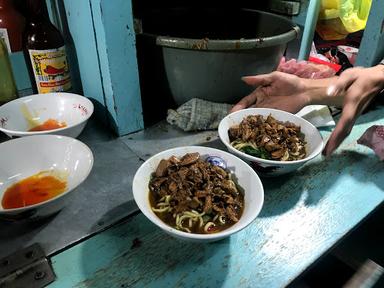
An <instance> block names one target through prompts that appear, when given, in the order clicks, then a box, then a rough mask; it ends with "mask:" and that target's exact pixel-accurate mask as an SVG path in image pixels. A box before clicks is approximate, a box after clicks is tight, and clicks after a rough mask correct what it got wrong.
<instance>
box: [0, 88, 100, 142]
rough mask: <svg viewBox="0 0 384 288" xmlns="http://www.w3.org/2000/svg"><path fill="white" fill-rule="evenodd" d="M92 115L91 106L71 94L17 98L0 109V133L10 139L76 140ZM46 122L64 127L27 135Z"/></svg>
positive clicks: (83, 98)
mask: <svg viewBox="0 0 384 288" xmlns="http://www.w3.org/2000/svg"><path fill="white" fill-rule="evenodd" d="M92 113H93V104H92V102H91V101H90V100H89V99H88V98H86V97H84V96H80V95H77V94H72V93H61V92H60V93H47V94H35V95H31V96H26V97H21V98H18V99H16V100H13V101H11V102H8V103H6V104H4V105H2V106H0V131H2V132H4V133H5V134H7V135H8V136H10V137H13V136H30V135H39V134H56V135H64V136H70V137H73V138H76V137H77V136H79V134H80V133H81V132H82V131H83V129H84V127H85V125H86V123H87V121H88V119H89V118H90V117H91V115H92ZM48 119H54V120H56V121H58V122H65V123H66V125H67V126H66V127H63V128H58V129H54V130H49V131H35V132H28V130H29V129H31V128H32V127H33V126H36V125H39V124H42V123H44V122H45V121H46V120H48Z"/></svg>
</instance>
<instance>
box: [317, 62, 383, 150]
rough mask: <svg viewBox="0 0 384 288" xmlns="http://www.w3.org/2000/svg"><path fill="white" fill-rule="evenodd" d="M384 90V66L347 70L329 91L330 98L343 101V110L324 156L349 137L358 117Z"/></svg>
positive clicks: (326, 146)
mask: <svg viewBox="0 0 384 288" xmlns="http://www.w3.org/2000/svg"><path fill="white" fill-rule="evenodd" d="M382 89H384V66H382V65H378V66H375V67H372V68H352V69H348V70H345V72H343V73H342V74H341V75H340V77H339V78H338V79H337V80H336V81H334V83H333V84H331V85H330V86H329V88H328V90H327V94H328V96H329V97H336V98H340V97H341V98H342V99H343V110H342V114H341V117H340V120H339V121H338V123H337V125H336V127H335V129H334V130H333V132H332V134H331V136H330V138H329V140H328V142H327V144H326V145H325V148H324V150H323V155H325V156H329V155H331V154H332V153H333V151H334V150H335V149H336V148H337V147H338V146H339V145H340V143H341V142H342V141H343V140H344V139H345V138H346V137H347V136H348V135H349V133H350V132H351V130H352V127H353V125H354V124H355V122H356V119H357V117H359V115H360V114H361V113H362V112H363V111H364V109H365V108H366V107H367V106H368V104H369V103H370V102H371V100H372V99H373V98H374V97H375V96H376V95H377V94H378V93H379V92H380V91H381V90H382Z"/></svg>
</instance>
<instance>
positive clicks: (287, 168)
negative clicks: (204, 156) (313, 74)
mask: <svg viewBox="0 0 384 288" xmlns="http://www.w3.org/2000/svg"><path fill="white" fill-rule="evenodd" d="M248 115H263V116H264V117H267V116H268V115H272V117H274V118H275V119H276V120H278V121H282V122H285V121H289V122H292V123H294V124H296V125H298V126H300V127H301V132H302V133H304V135H305V141H306V142H307V145H306V151H307V157H305V158H304V159H301V160H294V161H276V160H266V159H262V158H258V157H254V156H251V155H248V154H246V153H244V152H241V151H239V150H237V149H235V148H234V147H233V146H232V145H231V144H230V141H229V136H228V129H229V128H230V127H232V126H234V125H237V124H240V122H241V121H242V120H243V119H244V118H245V117H246V116H248ZM218 130H219V137H220V139H221V141H222V142H223V143H224V145H225V146H226V147H227V149H228V151H230V152H231V153H233V154H234V155H236V156H238V157H240V158H241V159H243V160H244V161H246V162H247V163H248V164H249V165H250V166H251V167H252V168H253V169H254V170H255V171H256V172H257V173H258V174H259V175H262V176H278V175H282V174H286V173H289V172H292V171H294V170H297V169H298V168H299V167H301V166H302V165H303V164H304V163H305V162H307V161H309V160H311V159H312V158H314V157H316V156H317V155H319V154H320V152H321V151H322V150H323V147H324V142H323V138H322V137H321V135H320V133H319V131H318V130H317V128H316V127H315V126H313V125H312V124H311V123H310V122H308V121H307V120H305V119H303V118H301V117H299V116H296V115H294V114H292V113H288V112H285V111H281V110H276V109H270V108H249V109H244V110H240V111H237V112H234V113H231V114H229V115H227V116H226V117H225V118H224V119H222V120H221V122H220V124H219V128H218Z"/></svg>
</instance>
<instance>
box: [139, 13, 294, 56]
mask: <svg viewBox="0 0 384 288" xmlns="http://www.w3.org/2000/svg"><path fill="white" fill-rule="evenodd" d="M242 10H244V11H250V12H256V13H259V14H264V15H269V16H271V17H273V18H275V19H280V20H282V21H285V22H287V24H289V25H290V26H291V29H290V30H289V31H287V32H285V33H281V34H278V35H274V36H269V37H257V38H240V39H223V40H220V39H214V40H210V39H207V38H203V39H195V38H184V37H172V36H163V35H154V34H151V33H143V34H145V35H147V36H150V37H154V38H155V39H156V45H158V46H162V47H168V48H177V49H187V50H208V51H212V50H215V51H222V50H252V49H258V48H264V47H271V46H276V45H281V44H286V43H288V42H290V41H292V40H294V39H297V38H298V37H299V34H300V28H299V26H298V25H296V24H294V23H293V22H292V21H290V20H289V19H287V18H285V17H282V16H279V15H276V14H273V13H268V12H264V11H259V10H252V9H242Z"/></svg>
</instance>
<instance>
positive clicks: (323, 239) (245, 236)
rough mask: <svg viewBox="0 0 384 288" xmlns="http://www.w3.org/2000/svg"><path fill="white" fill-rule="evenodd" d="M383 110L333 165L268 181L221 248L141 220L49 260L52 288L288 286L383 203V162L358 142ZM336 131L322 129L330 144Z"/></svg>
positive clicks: (323, 162) (317, 164) (365, 119)
mask: <svg viewBox="0 0 384 288" xmlns="http://www.w3.org/2000/svg"><path fill="white" fill-rule="evenodd" d="M383 113H384V110H375V111H371V112H370V113H368V114H365V115H363V116H361V117H360V119H359V121H358V123H357V124H356V126H355V127H354V129H353V131H352V133H351V135H350V136H349V137H348V138H347V139H346V141H345V142H344V143H343V145H342V146H341V147H340V148H339V149H338V150H337V152H336V153H335V154H334V155H333V156H332V157H331V158H330V159H323V158H322V157H321V156H319V157H318V158H316V159H314V160H313V161H311V162H309V163H308V164H307V165H305V166H304V167H302V169H300V170H299V171H297V172H296V173H294V174H292V175H288V176H285V177H281V178H274V179H263V184H264V188H265V204H264V207H263V209H262V212H261V214H260V215H259V217H258V218H257V219H256V220H255V221H254V222H253V223H252V224H251V225H250V226H249V227H247V228H246V229H244V230H243V231H241V232H239V233H237V234H236V235H233V236H231V237H230V238H227V239H224V240H222V241H219V242H215V243H209V244H196V243H190V242H182V241H180V240H176V239H174V238H171V237H170V236H168V235H166V234H165V233H163V232H162V231H161V230H160V229H158V228H157V227H156V226H154V225H153V224H152V223H151V222H149V220H147V219H146V218H145V216H144V215H142V214H141V213H138V214H136V215H134V216H132V217H131V218H129V220H128V221H125V222H124V223H120V224H118V225H116V226H114V227H112V228H110V229H107V230H105V231H104V232H102V233H99V234H97V235H96V236H94V237H92V238H90V239H88V240H86V241H83V242H81V243H79V244H77V245H76V246H74V247H72V248H70V249H67V250H65V251H63V252H61V253H59V254H57V255H55V256H53V257H52V258H51V260H52V264H53V268H54V270H55V273H56V275H57V280H56V281H55V282H53V283H52V284H51V285H50V286H49V287H50V288H53V287H54V288H56V287H60V288H62V287H284V286H286V285H288V284H289V283H290V282H291V281H292V280H294V279H295V278H296V277H297V276H299V275H300V274H301V273H302V272H303V271H304V270H305V269H307V268H308V267H309V266H310V265H312V264H313V263H314V262H315V261H316V260H317V259H319V257H321V256H322V255H324V253H326V252H327V251H329V250H330V249H331V248H332V247H334V246H335V244H337V243H338V242H339V241H340V240H342V239H343V237H345V236H346V235H347V234H348V233H349V232H351V231H352V230H353V229H355V228H356V227H357V226H358V224H359V223H360V222H361V221H362V220H363V219H365V218H366V217H367V216H368V215H369V214H370V213H371V212H372V211H373V210H374V209H375V208H377V207H378V206H379V205H380V204H381V203H382V202H383V200H384V163H383V162H380V161H379V160H378V158H377V157H376V156H375V155H374V154H373V152H371V150H369V149H368V148H366V147H363V146H361V145H358V144H356V139H357V138H358V137H359V136H360V135H361V134H362V133H363V132H364V131H365V129H366V128H368V127H369V126H371V125H372V124H384V121H383V120H382V115H383ZM329 134H330V130H322V135H323V136H324V138H325V139H327V138H328V137H329Z"/></svg>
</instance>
